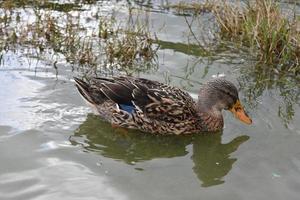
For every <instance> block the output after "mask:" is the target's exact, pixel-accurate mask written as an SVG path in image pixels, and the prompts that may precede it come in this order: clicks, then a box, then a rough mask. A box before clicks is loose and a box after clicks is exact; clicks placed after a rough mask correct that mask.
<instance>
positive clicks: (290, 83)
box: [0, 1, 300, 200]
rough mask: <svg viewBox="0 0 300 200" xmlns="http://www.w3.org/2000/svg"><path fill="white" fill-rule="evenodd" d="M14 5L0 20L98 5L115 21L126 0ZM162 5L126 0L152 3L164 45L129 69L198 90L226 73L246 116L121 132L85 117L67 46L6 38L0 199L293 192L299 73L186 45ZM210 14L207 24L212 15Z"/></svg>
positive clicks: (89, 22)
mask: <svg viewBox="0 0 300 200" xmlns="http://www.w3.org/2000/svg"><path fill="white" fill-rule="evenodd" d="M15 2H17V3H16V4H14V5H13V8H10V9H11V10H10V11H5V10H4V9H3V7H4V6H5V5H3V3H2V4H1V6H2V9H1V11H0V14H1V17H3V16H4V13H5V12H13V14H12V16H15V13H19V14H18V15H19V16H21V19H23V20H24V21H23V23H29V22H30V21H34V17H33V16H32V13H36V12H40V13H42V12H52V13H55V15H57V16H60V15H61V14H63V15H65V14H66V13H69V14H70V15H76V16H80V17H85V21H84V22H81V23H83V25H84V26H86V27H89V26H94V25H95V24H96V23H95V21H94V20H95V18H94V16H95V13H97V12H103V13H111V12H112V8H114V11H113V12H114V14H115V16H116V19H122V18H127V17H128V13H127V6H128V5H127V3H126V2H123V1H116V2H110V1H75V2H71V3H70V2H69V1H49V2H48V4H45V5H44V6H39V7H37V6H35V4H34V1H32V2H33V3H32V2H31V1H28V2H27V3H24V2H25V1H24V2H22V1H15ZM167 3H168V2H167V1H147V2H146V1H145V2H143V1H137V2H135V3H134V2H132V3H131V4H133V5H134V6H135V7H136V8H137V10H147V12H146V13H147V17H148V20H149V24H150V25H149V29H150V31H151V32H155V33H156V36H157V38H158V42H157V44H156V45H157V46H159V49H158V51H157V59H158V63H159V67H158V68H157V67H155V68H154V69H149V70H145V71H143V72H138V73H135V75H136V76H141V77H146V78H149V79H153V80H159V81H161V82H166V83H169V84H171V85H175V86H178V87H180V88H182V89H184V90H187V91H188V92H190V93H191V94H192V95H193V96H196V93H197V90H198V89H199V87H200V86H201V83H204V82H205V81H207V80H209V79H211V78H212V77H215V76H217V75H218V74H219V75H220V74H222V75H225V76H226V78H227V79H228V80H231V81H233V82H234V83H235V84H236V85H237V86H238V88H239V91H240V98H241V100H242V102H243V104H244V105H245V107H246V109H247V111H248V113H249V115H250V116H251V117H252V119H253V124H252V125H251V126H246V125H244V124H241V123H240V122H238V121H237V120H235V119H234V118H233V116H232V115H231V114H230V113H226V112H224V118H225V127H224V130H223V131H222V132H221V133H217V134H214V135H211V134H199V135H191V136H185V137H181V136H165V137H162V136H154V135H149V134H145V133H141V132H139V131H129V132H128V133H127V132H124V131H123V130H121V129H115V128H112V127H111V125H109V124H107V123H106V122H103V121H101V120H100V119H99V118H98V117H96V116H94V115H93V114H91V109H90V108H89V107H88V106H87V105H86V104H85V103H84V101H83V100H82V99H81V97H80V96H79V94H78V92H77V91H76V88H75V87H74V81H73V78H72V77H73V76H77V75H79V74H80V73H81V71H80V70H78V69H77V70H76V69H75V70H74V66H75V67H76V64H74V63H70V62H67V61H66V57H65V56H64V55H62V54H60V53H53V52H51V51H50V50H49V52H47V53H44V54H43V55H36V53H35V51H33V49H34V48H30V47H28V48H27V46H26V45H25V46H24V44H22V45H18V44H17V45H16V44H14V45H13V47H11V46H9V45H7V43H8V44H9V43H10V42H11V40H6V41H4V40H3V41H2V40H1V47H3V44H4V43H5V44H6V47H5V48H3V50H2V51H1V56H0V58H1V59H0V61H1V62H0V63H1V67H0V80H1V84H0V97H1V103H0V152H1V153H0V163H1V165H0V199H5V200H8V199H15V200H19V199H22V200H25V199H72V200H73V199H80V200H83V199H86V200H90V199H91V200H92V199H117V200H122V199H124V200H127V199H128V200H129V199H130V200H135V199H136V200H140V199H145V200H146V199H166V200H167V199H172V200H174V199H220V198H222V199H228V200H232V199H247V200H248V199H274V200H275V199H289V200H293V199H295V200H296V199H299V194H300V192H299V189H300V146H299V144H300V123H299V122H300V104H299V102H300V101H299V95H300V90H299V83H300V82H299V80H298V79H297V77H296V78H295V77H289V76H284V77H281V76H270V75H269V74H267V73H266V74H265V73H264V72H261V71H255V70H253V65H254V64H253V62H252V61H253V60H252V58H249V56H248V55H247V52H244V51H242V50H239V51H237V50H235V49H234V48H230V47H226V48H221V47H220V48H218V49H217V50H216V53H215V54H214V55H213V56H211V57H209V56H205V55H203V53H202V52H201V50H199V49H197V48H196V47H195V46H193V45H188V38H189V37H190V34H189V29H188V26H187V24H186V21H185V17H184V16H182V15H177V14H176V13H174V12H173V11H172V10H168V9H163V8H162V5H163V6H165V4H167ZM6 6H7V5H6ZM285 6H286V7H288V4H287V5H285ZM116 8H117V9H116ZM208 17H209V16H204V17H203V21H202V23H207V24H209V23H210V22H209V21H207V19H208ZM1 19H3V18H1ZM1 23H2V22H1ZM10 23H11V24H10V25H9V26H11V27H15V29H18V26H20V24H18V23H16V22H14V21H12V22H10ZM96 26H97V25H96ZM198 28H199V27H198ZM200 28H201V27H200ZM3 30H4V29H2V31H1V34H2V33H3ZM207 37H211V36H207ZM209 39H210V40H211V39H213V38H209ZM54 60H55V64H53V62H54ZM53 66H55V67H56V68H57V70H55V68H54V67H53Z"/></svg>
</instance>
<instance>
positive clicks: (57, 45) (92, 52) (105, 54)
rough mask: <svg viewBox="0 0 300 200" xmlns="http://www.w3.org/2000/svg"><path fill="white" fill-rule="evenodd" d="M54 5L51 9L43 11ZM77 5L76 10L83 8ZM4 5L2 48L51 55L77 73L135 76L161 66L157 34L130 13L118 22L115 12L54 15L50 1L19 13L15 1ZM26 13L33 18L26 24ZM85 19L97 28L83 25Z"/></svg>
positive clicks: (0, 23) (0, 32)
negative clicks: (57, 57) (158, 62)
mask: <svg viewBox="0 0 300 200" xmlns="http://www.w3.org/2000/svg"><path fill="white" fill-rule="evenodd" d="M30 2H31V1H30ZM30 2H29V3H30ZM31 4H33V5H34V6H33V7H31V6H30V5H31ZM50 5H51V7H50V10H47V9H44V7H45V6H50ZM79 5H80V4H78V5H77V7H76V8H78V9H79V8H80V6H79ZM1 6H2V7H1V8H0V9H2V11H3V12H1V13H2V14H0V36H1V39H0V50H3V51H8V50H13V51H15V50H20V49H22V48H23V49H32V50H34V52H35V54H36V55H35V57H42V54H49V52H50V53H51V54H52V55H50V56H52V57H53V55H58V56H59V57H63V58H64V59H65V61H66V62H68V63H69V64H71V65H72V67H73V69H75V68H77V69H79V70H80V71H83V72H84V73H93V74H94V75H97V73H115V72H117V71H119V72H125V73H126V74H132V73H134V72H141V71H143V72H145V71H148V70H151V69H153V68H154V69H156V68H157V55H156V52H157V50H158V45H156V44H154V41H155V40H156V39H155V36H154V35H152V34H150V32H149V31H148V28H147V24H146V23H145V21H144V20H141V19H139V16H135V17H133V14H132V11H131V10H129V12H128V13H129V15H128V16H127V18H128V19H126V18H123V19H118V20H117V19H116V18H115V17H114V16H113V14H109V15H108V16H99V15H93V16H92V18H89V19H85V18H84V17H82V16H80V15H72V14H71V13H69V12H68V10H67V11H64V12H53V10H51V9H52V4H51V2H50V1H49V2H48V1H46V0H45V1H40V2H39V1H33V2H31V3H30V4H29V5H26V4H25V5H23V4H22V6H21V8H18V10H15V9H16V8H15V6H17V7H19V6H20V5H19V4H17V5H16V2H14V1H7V2H5V3H2V4H1ZM56 8H57V6H56ZM22 10H23V11H24V12H29V13H31V14H32V18H33V19H34V20H31V21H30V22H27V20H26V16H25V19H24V18H23V17H24V15H23V16H22V15H20V13H21V12H23V11H22ZM112 13H113V12H112ZM138 14H141V15H142V14H143V13H138ZM86 20H89V21H91V20H92V21H95V22H98V24H99V25H98V26H96V27H95V26H93V27H89V26H85V24H84V23H85V22H86ZM0 52H1V51H0ZM56 63H57V60H55V59H54V60H53V66H54V68H57V65H56Z"/></svg>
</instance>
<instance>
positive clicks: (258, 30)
mask: <svg viewBox="0 0 300 200" xmlns="http://www.w3.org/2000/svg"><path fill="white" fill-rule="evenodd" d="M170 7H171V8H173V9H175V10H176V12H178V13H179V14H191V15H194V16H197V17H198V16H199V17H201V15H200V14H201V13H203V12H211V13H212V14H213V15H214V17H215V21H216V23H217V24H218V25H219V31H218V33H217V34H218V35H219V36H220V38H221V40H225V41H231V42H234V43H236V44H237V45H239V46H240V45H242V46H246V47H249V48H250V51H251V52H252V54H253V55H256V57H257V60H258V64H259V66H260V67H261V66H265V67H270V66H272V68H273V69H275V71H278V70H281V71H288V72H292V73H294V74H298V73H299V72H300V18H299V16H296V13H290V15H289V16H288V15H286V14H284V12H282V10H281V9H280V7H279V3H277V2H275V1H274V0H253V1H250V0H249V1H246V3H243V2H242V1H239V0H236V1H234V3H233V2H228V1H215V0H208V1H206V2H205V3H185V2H181V3H179V4H176V5H172V6H170Z"/></svg>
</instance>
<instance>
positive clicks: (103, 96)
mask: <svg viewBox="0 0 300 200" xmlns="http://www.w3.org/2000/svg"><path fill="white" fill-rule="evenodd" d="M74 79H75V83H76V87H77V89H78V91H79V93H80V94H81V96H82V97H83V98H84V99H85V100H86V101H87V103H88V104H90V105H91V106H92V107H93V108H94V110H95V112H96V114H97V115H100V116H101V118H103V119H104V120H106V121H108V122H110V123H111V124H112V125H114V126H118V127H124V128H130V129H139V130H142V131H144V132H150V133H157V134H176V135H179V134H191V133H197V132H217V131H220V130H222V128H223V126H224V120H223V116H222V110H223V109H224V110H229V111H231V112H232V113H233V114H234V115H235V117H236V118H238V119H240V120H241V121H242V122H244V123H246V124H251V123H252V120H251V119H250V118H249V117H248V115H247V114H246V112H245V111H244V108H243V106H242V105H241V102H240V100H239V97H238V91H237V89H236V87H235V86H234V84H233V83H231V82H230V81H227V80H225V79H223V78H217V79H213V80H211V81H208V82H207V83H205V84H204V85H203V86H202V87H201V89H200V91H199V93H198V101H197V102H195V101H194V100H193V98H192V97H191V96H190V95H189V94H188V93H187V92H185V91H183V90H181V89H179V88H176V87H172V86H169V85H166V84H163V83H160V82H157V81H152V80H148V79H144V78H134V77H130V76H121V77H112V78H104V77H99V78H91V79H89V80H88V81H84V80H82V79H79V78H74Z"/></svg>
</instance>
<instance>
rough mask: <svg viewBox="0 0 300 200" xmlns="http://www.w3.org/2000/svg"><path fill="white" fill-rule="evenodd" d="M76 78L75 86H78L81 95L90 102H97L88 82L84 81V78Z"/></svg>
mask: <svg viewBox="0 0 300 200" xmlns="http://www.w3.org/2000/svg"><path fill="white" fill-rule="evenodd" d="M74 80H75V86H76V87H77V89H78V91H79V93H80V95H81V96H82V97H83V98H84V99H85V100H87V101H88V102H89V103H91V104H95V101H94V99H93V98H92V96H91V91H90V88H89V86H88V84H87V83H86V82H84V81H83V80H81V79H79V78H76V77H74Z"/></svg>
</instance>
